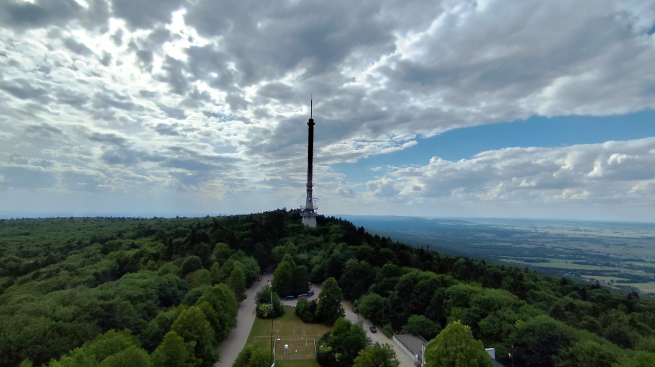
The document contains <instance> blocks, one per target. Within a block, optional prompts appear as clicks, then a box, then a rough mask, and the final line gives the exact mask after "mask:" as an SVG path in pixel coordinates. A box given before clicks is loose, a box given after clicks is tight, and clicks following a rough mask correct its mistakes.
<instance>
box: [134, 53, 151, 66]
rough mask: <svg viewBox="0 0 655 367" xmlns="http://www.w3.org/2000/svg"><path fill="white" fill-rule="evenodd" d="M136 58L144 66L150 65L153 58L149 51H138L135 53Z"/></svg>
mask: <svg viewBox="0 0 655 367" xmlns="http://www.w3.org/2000/svg"><path fill="white" fill-rule="evenodd" d="M136 57H138V58H139V60H141V62H142V63H144V64H150V63H151V62H152V60H153V58H154V57H153V54H152V51H150V50H139V51H137V52H136Z"/></svg>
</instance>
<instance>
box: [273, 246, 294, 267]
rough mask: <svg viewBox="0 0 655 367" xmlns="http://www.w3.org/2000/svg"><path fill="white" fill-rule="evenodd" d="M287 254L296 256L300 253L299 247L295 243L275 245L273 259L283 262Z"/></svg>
mask: <svg viewBox="0 0 655 367" xmlns="http://www.w3.org/2000/svg"><path fill="white" fill-rule="evenodd" d="M285 255H289V256H291V258H292V259H293V258H294V257H296V255H298V247H296V245H294V244H293V243H288V244H286V245H282V246H276V247H273V260H274V261H275V263H277V264H279V263H280V262H282V259H283V258H284V256H285Z"/></svg>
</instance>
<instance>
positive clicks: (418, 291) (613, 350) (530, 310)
mask: <svg viewBox="0 0 655 367" xmlns="http://www.w3.org/2000/svg"><path fill="white" fill-rule="evenodd" d="M316 221H317V228H315V229H312V228H309V227H306V226H303V225H302V224H301V218H300V216H299V213H298V212H297V211H291V212H288V211H286V210H275V211H271V212H265V213H260V214H251V215H238V216H225V217H202V218H171V219H162V218H151V219H138V218H50V219H16V220H1V221H0V292H1V295H0V364H1V365H3V366H18V365H19V364H20V363H21V362H22V361H23V360H24V359H30V360H32V361H33V362H34V363H35V365H42V364H47V365H48V366H51V367H52V366H58V365H66V366H72V365H75V364H72V363H73V362H72V361H73V360H74V359H75V358H78V357H79V358H82V355H84V358H87V357H88V358H96V362H100V361H99V360H98V359H99V358H100V357H99V356H98V354H97V353H96V354H93V357H89V356H91V355H92V354H84V353H87V352H88V351H90V350H97V348H100V347H98V346H99V345H102V340H112V341H116V340H118V341H121V342H120V343H118V342H116V343H117V344H116V345H119V344H120V345H123V346H124V347H122V349H120V348H119V349H116V350H113V351H109V352H106V353H105V354H103V355H102V356H103V357H102V358H104V359H106V360H109V359H111V358H114V357H112V356H113V355H115V354H120V353H128V352H127V351H130V352H129V353H132V354H133V356H134V358H148V355H156V354H157V353H163V352H162V350H163V348H164V347H163V346H165V345H168V344H166V343H167V340H169V337H168V334H170V333H169V331H175V330H177V331H178V332H179V334H180V337H181V338H182V339H184V342H189V341H190V340H191V339H189V338H192V337H191V336H189V335H183V332H182V330H186V329H185V328H182V327H181V326H180V325H181V323H183V322H191V321H189V320H192V319H193V320H201V321H202V320H207V321H205V322H204V323H202V322H200V321H198V322H199V323H200V324H202V325H205V323H206V325H209V326H208V327H206V329H203V330H205V331H204V333H205V334H202V335H204V336H202V337H200V336H197V335H196V336H194V337H193V338H196V339H193V341H194V343H195V347H193V348H191V349H189V353H191V354H194V353H195V354H194V355H195V357H196V358H201V359H203V362H202V365H208V366H209V365H211V364H213V362H214V360H212V358H217V357H218V356H217V355H216V354H215V350H216V349H217V346H218V345H219V344H220V342H221V341H222V340H224V339H225V338H226V336H227V334H229V331H230V329H231V327H232V326H233V323H234V318H235V316H236V307H237V302H239V301H240V300H241V299H242V297H243V291H244V287H245V286H246V285H249V284H251V283H252V282H253V281H255V280H256V278H257V277H258V276H259V274H260V271H261V269H264V268H268V267H270V266H275V265H276V264H277V263H278V262H280V261H282V259H283V258H284V257H285V255H289V256H290V257H291V258H292V259H293V262H294V263H295V264H296V265H298V266H299V267H300V266H304V267H305V268H306V269H307V276H308V277H309V280H310V281H311V282H312V283H321V282H323V281H324V280H326V279H328V278H331V277H332V278H334V279H336V280H337V281H338V284H339V286H340V288H341V289H342V290H343V294H344V297H345V298H346V299H349V300H353V301H357V302H356V303H357V304H358V305H359V307H360V310H361V312H362V314H363V315H364V316H365V317H367V318H368V319H370V320H371V321H372V322H374V323H375V324H377V325H379V326H380V328H382V329H383V330H385V331H400V330H403V329H404V328H406V327H407V323H408V320H409V318H410V317H411V316H412V315H416V316H421V317H423V318H425V319H428V320H429V322H430V323H431V324H430V330H431V332H432V333H433V334H434V332H435V330H436V331H439V330H441V329H442V328H444V327H445V326H446V325H447V324H449V323H451V322H453V321H457V320H460V321H461V322H462V323H463V324H466V325H468V326H470V328H471V330H472V332H473V335H474V337H475V338H476V339H479V340H481V341H482V342H483V343H484V346H485V347H495V348H496V349H497V351H498V355H499V356H500V357H499V360H500V361H501V362H503V363H508V362H509V361H508V360H507V357H506V356H507V355H508V354H509V353H510V352H511V353H514V354H515V355H516V356H517V359H516V361H515V362H516V366H528V365H540V366H552V365H558V366H565V365H590V366H591V365H594V366H610V365H612V364H616V365H621V366H623V365H625V366H628V365H631V364H630V363H632V361H636V360H640V359H643V358H646V359H648V358H651V357H653V355H652V354H650V353H654V352H655V338H653V335H654V334H655V303H652V302H650V301H648V300H644V299H641V298H640V296H639V295H638V294H637V293H629V294H627V295H626V294H620V293H617V292H612V291H609V290H607V289H603V288H601V287H598V286H591V285H585V284H581V283H576V282H573V281H571V280H569V279H566V278H554V277H550V276H547V275H544V274H542V273H539V272H535V271H533V270H530V269H528V268H521V267H513V266H507V265H502V264H494V263H490V262H487V261H485V260H475V259H471V258H467V257H460V256H454V255H449V254H446V253H442V252H436V251H432V250H428V249H425V248H423V247H414V246H408V245H405V244H402V243H399V242H396V241H392V240H391V239H389V238H387V237H382V236H379V235H373V234H370V233H368V232H367V231H366V229H365V228H364V227H356V226H354V225H353V224H352V223H350V222H348V221H345V220H341V219H339V218H334V217H324V216H318V217H317V218H316ZM281 296H284V295H281ZM212 320H213V321H212ZM194 325H195V324H194ZM111 330H116V331H117V332H112V331H111ZM419 332H422V333H425V332H426V331H419ZM176 335H177V334H176ZM198 335H200V334H198ZM164 336H166V338H164ZM432 336H433V335H432ZM430 337H431V336H430ZM203 338H204V339H203ZM182 339H179V340H182ZM93 340H95V341H93ZM170 340H173V339H172V338H171V339H170ZM170 340H169V341H170ZM176 340H177V339H176ZM92 341H93V342H92ZM85 343H87V344H85ZM121 343H122V344H121ZM171 343H172V341H171ZM82 345H85V347H83V348H81V349H80V350H79V352H74V353H73V354H68V353H69V352H70V351H71V350H73V349H75V348H78V347H80V346H82ZM93 348H96V349H93ZM157 350H159V351H160V352H157ZM75 353H77V354H75ZM89 353H90V352H89ZM76 356H77V357H76ZM62 357H63V358H64V359H65V360H66V361H68V362H66V363H65V364H57V363H58V362H55V361H53V360H52V359H55V360H56V359H60V358H62ZM115 358H118V357H115ZM153 358H154V357H153ZM189 358H191V357H189ZM69 362H70V363H69ZM103 363H104V362H103ZM510 363H511V362H510ZM567 363H568V364H567ZM585 363H587V364H585Z"/></svg>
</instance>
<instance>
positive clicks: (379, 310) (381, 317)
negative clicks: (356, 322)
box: [357, 293, 389, 325]
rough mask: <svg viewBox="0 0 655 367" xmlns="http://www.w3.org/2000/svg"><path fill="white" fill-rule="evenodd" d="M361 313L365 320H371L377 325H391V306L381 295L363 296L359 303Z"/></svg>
mask: <svg viewBox="0 0 655 367" xmlns="http://www.w3.org/2000/svg"><path fill="white" fill-rule="evenodd" d="M357 307H358V308H359V313H361V314H362V316H364V317H365V318H367V319H369V320H371V322H373V324H375V325H385V324H387V323H389V319H388V318H387V313H388V312H389V310H388V308H389V305H388V303H387V300H386V299H385V298H382V297H381V296H380V295H378V294H375V293H371V294H367V295H365V296H363V297H362V298H360V299H359V300H358V301H357Z"/></svg>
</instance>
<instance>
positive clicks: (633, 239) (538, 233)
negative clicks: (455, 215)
mask: <svg viewBox="0 0 655 367" xmlns="http://www.w3.org/2000/svg"><path fill="white" fill-rule="evenodd" d="M346 219H348V220H350V221H352V222H353V223H354V224H355V225H357V226H360V225H361V226H364V227H365V228H367V229H368V230H370V231H371V232H374V233H377V234H379V235H381V236H387V237H391V238H392V239H393V240H397V241H400V242H404V243H407V244H410V245H414V246H419V247H427V248H429V249H433V250H437V251H441V252H444V253H449V254H453V255H459V256H468V257H472V258H478V259H487V260H493V261H501V262H504V263H507V264H510V265H516V266H529V267H531V268H533V269H537V270H541V271H543V272H544V273H548V274H550V275H553V276H562V275H566V276H570V277H573V278H576V277H592V276H593V278H595V279H598V280H601V279H604V280H609V279H617V280H618V279H625V280H627V278H630V277H632V279H634V281H637V282H638V283H628V284H624V285H628V286H634V287H637V288H639V289H640V290H642V291H644V292H652V291H653V288H654V287H655V277H654V276H655V273H652V272H647V271H644V270H642V269H643V268H646V269H648V268H655V263H650V261H653V260H655V223H628V222H625V223H624V222H584V221H580V222H575V221H563V220H522V219H489V218H480V219H428V218H408V217H391V216H388V217H383V216H380V217H376V216H346ZM542 259H548V260H550V262H538V261H539V260H542ZM635 260H644V262H640V261H635ZM574 261H576V262H584V263H585V264H584V265H583V264H574ZM636 267H641V268H642V269H637V268H636ZM613 272H616V273H617V274H616V276H615V275H614V274H613ZM618 272H621V273H623V274H622V276H619V274H618ZM591 274H595V275H591ZM648 279H653V282H648V281H646V280H648Z"/></svg>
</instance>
